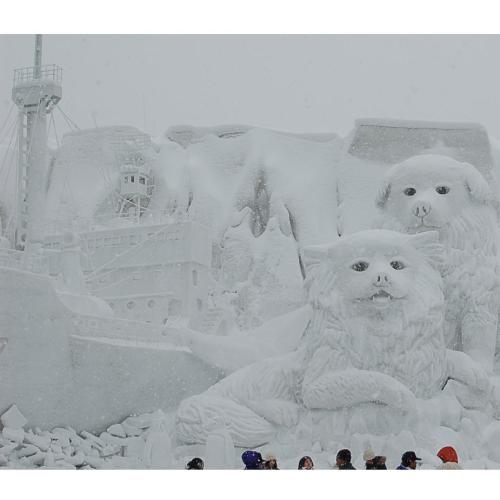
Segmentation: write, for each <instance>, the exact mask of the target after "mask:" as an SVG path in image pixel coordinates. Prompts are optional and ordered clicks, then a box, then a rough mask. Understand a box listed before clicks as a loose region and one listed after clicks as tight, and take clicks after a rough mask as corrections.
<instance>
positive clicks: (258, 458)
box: [241, 450, 264, 470]
mask: <svg viewBox="0 0 500 500" xmlns="http://www.w3.org/2000/svg"><path fill="white" fill-rule="evenodd" d="M241 460H243V463H244V464H245V470H259V469H262V468H263V466H264V463H263V462H264V461H263V460H262V455H261V454H260V453H259V452H258V451H253V450H247V451H244V452H243V454H242V455H241Z"/></svg>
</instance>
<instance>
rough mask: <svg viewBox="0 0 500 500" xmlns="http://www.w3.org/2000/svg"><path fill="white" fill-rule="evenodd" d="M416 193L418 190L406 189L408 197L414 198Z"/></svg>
mask: <svg viewBox="0 0 500 500" xmlns="http://www.w3.org/2000/svg"><path fill="white" fill-rule="evenodd" d="M416 192H417V190H416V189H415V188H406V189H405V190H404V193H405V195H406V196H413V195H414V194H415V193H416Z"/></svg>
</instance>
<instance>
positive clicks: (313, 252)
mask: <svg viewBox="0 0 500 500" xmlns="http://www.w3.org/2000/svg"><path fill="white" fill-rule="evenodd" d="M301 253H302V255H301V258H302V262H303V264H304V268H305V272H306V276H309V274H311V271H312V270H313V269H314V268H315V267H316V266H318V264H320V262H322V261H323V260H324V259H326V257H327V256H328V249H327V248H326V247H323V246H320V245H310V246H308V247H304V248H303V249H302V252H301Z"/></svg>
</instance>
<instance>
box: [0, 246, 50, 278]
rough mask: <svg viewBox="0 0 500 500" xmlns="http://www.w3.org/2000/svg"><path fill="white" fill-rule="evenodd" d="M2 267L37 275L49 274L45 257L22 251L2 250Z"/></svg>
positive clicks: (0, 252) (0, 250)
mask: <svg viewBox="0 0 500 500" xmlns="http://www.w3.org/2000/svg"><path fill="white" fill-rule="evenodd" d="M0 267H8V268H10V269H18V270H20V271H29V272H31V273H35V274H48V265H47V261H46V258H45V256H43V255H39V254H32V253H29V252H26V251H20V250H11V249H6V248H2V249H0Z"/></svg>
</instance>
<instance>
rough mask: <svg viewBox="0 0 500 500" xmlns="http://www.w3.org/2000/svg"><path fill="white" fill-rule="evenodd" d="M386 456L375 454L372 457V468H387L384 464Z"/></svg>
mask: <svg viewBox="0 0 500 500" xmlns="http://www.w3.org/2000/svg"><path fill="white" fill-rule="evenodd" d="M385 461H386V457H384V456H383V455H377V456H376V457H374V458H373V468H374V469H375V470H387V466H386V465H385Z"/></svg>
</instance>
